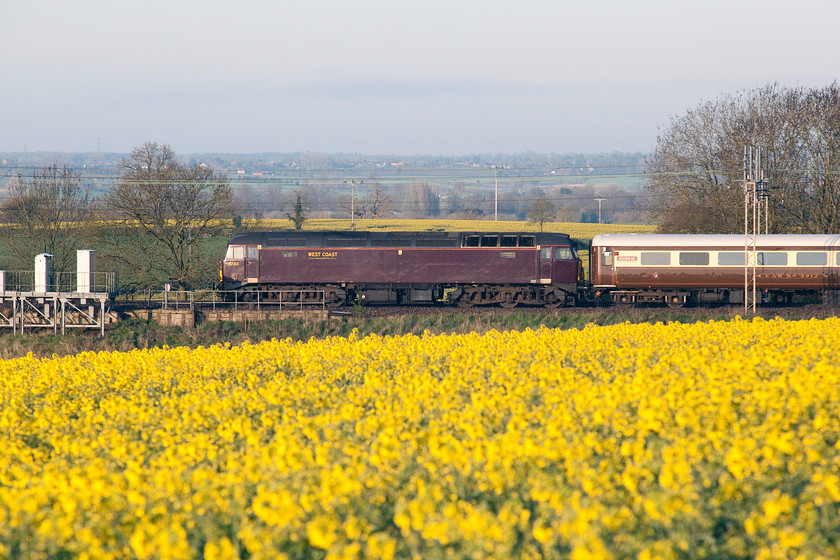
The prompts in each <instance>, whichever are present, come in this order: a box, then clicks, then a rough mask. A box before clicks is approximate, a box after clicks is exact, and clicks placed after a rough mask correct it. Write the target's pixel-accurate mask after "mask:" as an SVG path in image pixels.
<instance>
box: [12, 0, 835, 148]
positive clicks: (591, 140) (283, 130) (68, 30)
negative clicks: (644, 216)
mask: <svg viewBox="0 0 840 560" xmlns="http://www.w3.org/2000/svg"><path fill="white" fill-rule="evenodd" d="M838 21H840V2H837V0H797V1H796V2H793V1H791V0H784V1H782V0H763V1H761V2H756V1H750V2H745V1H743V2H742V1H740V0H711V1H710V0H703V1H682V0H638V1H632V2H630V1H627V2H618V1H602V0H586V1H583V0H580V1H574V2H573V1H565V0H558V1H537V0H515V1H514V0H504V1H495V0H485V1H466V0H446V1H437V0H424V1H422V2H421V1H402V0H388V1H375V0H355V1H354V0H343V1H327V0H323V1H321V0H301V1H297V0H285V1H283V0H274V1H268V0H266V1H248V0H239V1H214V0H202V1H199V0H195V1H185V0H166V1H159V0H142V1H133V0H132V1H123V0H110V1H105V0H74V1H72V2H71V1H65V0H61V1H59V0H52V1H49V0H0V80H1V81H0V86H1V87H0V150H2V151H23V150H24V149H27V150H29V151H37V150H59V151H74V152H81V151H93V150H96V149H97V148H98V147H101V149H102V150H103V151H108V152H126V151H129V150H130V149H131V148H132V147H133V146H136V145H138V144H140V143H142V142H144V141H146V140H155V141H158V142H162V143H166V144H170V145H171V146H172V147H173V149H174V150H175V151H176V152H177V153H182V154H183V153H194V152H234V153H247V152H269V151H272V152H296V151H307V150H312V151H320V152H328V153H337V152H359V153H365V154H443V155H455V154H473V153H497V152H506V153H512V152H524V151H528V150H533V151H536V152H602V151H603V152H606V151H613V150H619V151H643V152H646V151H649V150H651V149H652V148H653V147H654V145H655V143H656V136H657V132H658V130H659V129H661V128H663V127H665V126H667V124H668V122H669V119H670V117H671V116H673V115H681V114H683V113H685V111H686V110H688V109H689V108H692V107H695V106H697V105H698V104H699V103H700V102H702V101H703V100H709V99H713V98H715V97H717V96H718V95H719V94H721V93H722V92H730V93H735V92H737V91H738V90H743V89H752V88H755V87H759V86H762V85H765V84H767V83H769V82H779V83H780V84H783V85H803V86H809V87H821V86H824V85H828V84H830V83H831V82H833V81H834V80H836V79H838V78H840V76H839V75H840V27H838Z"/></svg>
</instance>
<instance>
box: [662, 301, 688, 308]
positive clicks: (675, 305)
mask: <svg viewBox="0 0 840 560" xmlns="http://www.w3.org/2000/svg"><path fill="white" fill-rule="evenodd" d="M666 305H667V306H668V307H670V308H671V309H681V308H682V307H683V306H684V305H685V302H684V301H669V302H667V303H666Z"/></svg>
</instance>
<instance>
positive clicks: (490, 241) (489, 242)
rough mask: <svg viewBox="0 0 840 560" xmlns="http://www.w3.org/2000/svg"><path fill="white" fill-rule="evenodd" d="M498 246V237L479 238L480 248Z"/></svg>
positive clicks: (486, 236)
mask: <svg viewBox="0 0 840 560" xmlns="http://www.w3.org/2000/svg"><path fill="white" fill-rule="evenodd" d="M498 245H499V236H498V235H485V236H483V237H482V238H481V246H482V247H498Z"/></svg>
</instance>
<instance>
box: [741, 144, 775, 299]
mask: <svg viewBox="0 0 840 560" xmlns="http://www.w3.org/2000/svg"><path fill="white" fill-rule="evenodd" d="M765 164H766V156H765V155H764V149H763V148H762V147H761V146H758V147H757V148H756V147H753V146H746V145H745V146H744V312H745V313H746V312H748V311H750V310H751V311H752V313H753V314H755V308H756V296H757V286H756V269H757V265H758V236H759V235H760V234H761V233H762V226H763V229H764V231H763V233H764V234H765V235H766V234H767V232H768V230H769V228H768V226H769V224H770V211H769V200H770V181H769V180H767V172H766V169H765ZM762 214H763V219H762Z"/></svg>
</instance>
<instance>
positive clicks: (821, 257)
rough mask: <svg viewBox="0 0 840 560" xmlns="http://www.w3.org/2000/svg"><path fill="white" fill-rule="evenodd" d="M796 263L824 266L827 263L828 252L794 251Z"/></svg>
mask: <svg viewBox="0 0 840 560" xmlns="http://www.w3.org/2000/svg"><path fill="white" fill-rule="evenodd" d="M796 264H797V265H799V266H825V265H827V264H828V253H796Z"/></svg>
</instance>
